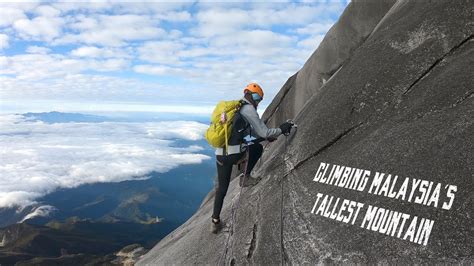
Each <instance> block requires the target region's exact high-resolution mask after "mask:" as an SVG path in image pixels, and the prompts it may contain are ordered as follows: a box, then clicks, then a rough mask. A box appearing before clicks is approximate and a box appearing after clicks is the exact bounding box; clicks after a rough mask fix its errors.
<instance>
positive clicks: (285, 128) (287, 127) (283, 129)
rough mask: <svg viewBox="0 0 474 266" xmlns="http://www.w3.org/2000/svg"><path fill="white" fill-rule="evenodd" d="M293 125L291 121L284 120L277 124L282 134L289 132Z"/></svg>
mask: <svg viewBox="0 0 474 266" xmlns="http://www.w3.org/2000/svg"><path fill="white" fill-rule="evenodd" d="M292 126H293V123H290V122H285V123H283V124H281V125H280V126H279V128H280V129H281V133H282V134H284V135H288V134H290V131H291V127H292Z"/></svg>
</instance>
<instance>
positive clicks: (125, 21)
mask: <svg viewBox="0 0 474 266" xmlns="http://www.w3.org/2000/svg"><path fill="white" fill-rule="evenodd" d="M346 5H347V1H346V0H341V1H315V2H309V3H300V2H286V3H283V2H282V3H278V2H272V3H269V4H267V3H264V2H260V3H235V2H229V3H226V2H219V3H216V2H212V3H207V2H183V3H156V2H146V3H133V2H117V3H112V2H95V3H94V2H92V3H87V2H62V3H61V2H60V3H0V87H1V88H0V97H1V98H2V99H7V100H18V101H19V100H20V99H21V100H22V101H28V100H30V101H33V100H45V99H49V100H65V101H69V100H78V99H80V100H81V101H83V102H87V101H95V100H96V99H101V101H128V100H130V101H136V102H142V103H162V102H167V101H180V100H182V101H188V102H189V101H192V102H202V101H217V100H219V99H222V98H236V97H239V96H240V95H241V89H242V88H243V87H245V85H246V84H247V83H248V82H251V81H256V82H259V83H261V84H262V86H263V88H264V89H265V91H266V95H267V99H271V98H272V97H273V95H275V94H276V92H277V91H278V90H279V88H280V87H281V86H282V85H283V83H284V82H285V81H286V78H288V77H289V76H290V75H291V74H293V73H294V72H296V71H297V70H298V69H299V68H301V67H302V65H303V63H304V62H305V61H306V59H307V58H308V57H309V56H310V55H311V53H312V52H313V51H314V50H315V49H316V47H317V46H318V44H319V42H320V41H321V40H322V38H323V36H324V34H325V33H326V32H327V30H328V29H329V28H330V27H331V26H332V24H333V23H334V22H335V21H336V20H337V18H338V16H339V15H340V14H341V12H342V10H343V9H344V7H345V6H346ZM2 53H3V55H2Z"/></svg>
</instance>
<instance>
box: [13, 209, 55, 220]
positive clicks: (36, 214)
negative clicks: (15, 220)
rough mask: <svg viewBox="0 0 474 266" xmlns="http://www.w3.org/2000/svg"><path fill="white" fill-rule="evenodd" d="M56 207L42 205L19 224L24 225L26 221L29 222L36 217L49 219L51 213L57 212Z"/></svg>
mask: <svg viewBox="0 0 474 266" xmlns="http://www.w3.org/2000/svg"><path fill="white" fill-rule="evenodd" d="M56 210H57V209H56V207H54V206H51V205H42V206H39V207H35V208H34V209H33V210H32V211H31V212H30V213H28V214H27V215H26V216H25V217H23V219H22V220H21V221H20V222H19V223H23V222H24V221H26V220H29V219H31V218H34V217H47V216H49V214H50V213H52V212H54V211H56Z"/></svg>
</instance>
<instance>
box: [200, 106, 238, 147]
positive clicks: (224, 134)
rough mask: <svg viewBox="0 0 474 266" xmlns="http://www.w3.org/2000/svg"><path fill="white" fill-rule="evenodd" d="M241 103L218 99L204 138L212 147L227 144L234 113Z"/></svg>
mask: <svg viewBox="0 0 474 266" xmlns="http://www.w3.org/2000/svg"><path fill="white" fill-rule="evenodd" d="M241 106H242V103H241V102H240V101H239V100H235V101H220V102H219V103H218V104H217V105H216V107H215V108H214V111H213V112H212V115H211V125H210V126H209V128H208V129H207V131H206V135H205V137H206V140H207V142H208V143H209V144H210V145H211V146H212V147H214V148H223V147H224V146H225V148H226V151H227V147H228V146H229V144H228V141H229V137H230V136H229V134H230V133H231V132H232V121H233V119H234V116H235V113H236V112H238V111H239V110H240V107H241Z"/></svg>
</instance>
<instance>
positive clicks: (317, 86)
mask: <svg viewBox="0 0 474 266" xmlns="http://www.w3.org/2000/svg"><path fill="white" fill-rule="evenodd" d="M374 2H375V1H367V2H359V1H355V2H353V3H351V4H350V5H349V6H348V8H347V9H346V11H345V12H344V14H343V15H342V16H341V18H340V20H339V22H338V23H337V24H335V25H334V27H333V28H332V29H331V30H330V31H329V32H328V35H327V36H326V38H325V39H324V41H323V42H322V43H321V45H320V46H319V48H318V49H317V50H316V52H315V53H314V54H313V55H312V56H311V58H310V59H309V60H308V62H307V63H306V64H305V66H304V67H303V69H301V70H300V71H299V72H298V73H297V74H295V75H294V76H292V77H291V78H289V80H288V82H287V83H286V84H285V85H284V87H283V88H282V89H281V91H280V93H279V94H278V95H277V97H275V99H274V101H273V103H272V104H271V105H270V106H269V108H267V111H266V113H265V114H264V118H265V119H266V120H267V121H268V123H269V124H270V125H277V124H279V123H281V122H283V121H284V120H286V119H287V118H294V119H295V122H296V123H297V124H298V129H297V131H296V132H293V133H292V135H290V136H289V137H288V138H284V137H280V138H279V139H278V140H277V141H275V142H272V143H271V144H269V145H268V146H267V148H266V150H265V153H264V156H263V157H262V160H261V162H259V163H258V164H257V166H256V169H255V170H254V171H256V172H257V173H258V174H260V175H261V176H262V177H263V179H262V181H260V183H259V184H258V185H256V186H254V187H250V188H243V189H241V188H240V187H239V186H238V180H236V179H234V180H233V181H232V182H231V184H230V187H229V191H228V194H227V196H226V199H225V202H224V208H223V212H222V215H221V217H222V219H223V220H225V222H226V223H227V227H226V228H225V229H224V231H223V232H222V233H220V234H218V235H214V234H211V233H210V232H209V226H210V215H211V212H212V206H213V197H214V195H213V192H212V191H211V192H210V193H209V195H208V196H207V197H206V198H205V199H204V201H203V203H202V205H201V207H200V208H199V210H198V211H197V212H196V214H195V215H194V216H193V217H191V218H190V219H189V220H188V221H187V222H186V223H185V224H183V225H182V226H181V227H179V228H178V229H176V230H175V231H174V232H172V233H171V234H170V235H168V236H167V237H166V238H164V239H163V240H161V241H160V242H159V243H158V244H157V245H156V246H155V247H154V248H153V249H152V250H151V251H150V252H148V253H147V254H146V255H145V256H144V257H142V259H141V260H140V261H139V262H138V264H139V265H145V264H164V265H167V264H195V263H197V264H270V265H274V264H304V263H311V264H313V263H341V262H346V263H347V262H352V263H364V264H365V263H430V264H431V263H466V264H472V263H474V254H473V250H474V232H473V230H474V228H473V226H472V215H473V212H472V210H473V208H472V203H473V193H472V191H473V189H474V187H473V173H474V169H473V165H474V163H473V151H474V147H473V143H474V142H473V136H474V134H473V133H474V126H473V122H474V119H473V117H474V97H473V91H474V88H473V86H474V85H473V84H474V75H473V72H472V66H473V65H474V40H473V34H474V33H473V31H474V19H473V13H474V2H472V1H470V0H465V1H456V2H452V1H402V0H399V1H396V2H377V4H374ZM323 79H324V80H325V81H322V80H323ZM322 163H326V164H327V169H329V171H331V167H332V166H334V165H339V166H341V167H342V166H346V167H345V168H344V173H345V171H346V170H347V169H348V168H349V170H347V171H349V172H350V171H353V172H354V171H357V170H356V169H361V171H362V170H368V171H370V174H368V175H367V178H368V179H367V180H368V181H367V185H366V187H365V189H362V190H361V191H358V190H357V189H351V186H343V185H341V184H342V183H339V185H341V186H338V185H337V182H339V181H340V180H342V177H341V176H343V175H341V176H339V177H340V178H341V179H338V180H339V181H337V182H336V181H335V182H334V184H326V183H324V182H316V181H314V180H313V179H315V178H316V177H317V176H318V174H320V173H324V167H323V168H320V167H321V166H322ZM351 169H352V170H351ZM319 170H321V171H319ZM329 171H328V173H329ZM349 172H347V174H348V175H347V176H349ZM353 172H350V173H353ZM381 173H385V178H381V179H380V180H381V181H380V182H381V183H380V185H379V186H375V188H373V190H372V192H369V190H371V186H372V185H373V184H374V181H375V180H376V177H377V176H378V177H379V178H380V174H381ZM388 174H391V176H390V178H391V179H388ZM350 175H352V174H350ZM323 176H324V175H323ZM328 176H331V175H330V174H329V175H328ZM347 176H346V177H347ZM395 176H397V179H396V178H395ZM333 177H334V175H333ZM395 179H396V180H395ZM321 180H322V179H321ZM353 180H355V179H353ZM361 180H362V179H361ZM387 180H388V181H387ZM404 180H408V181H407V182H408V183H407V184H408V188H407V190H406V191H407V193H406V196H405V194H403V193H401V194H400V195H401V196H400V195H399V196H396V197H395V196H390V195H391V194H393V193H395V194H397V193H399V192H400V191H402V190H403V189H402V188H403V186H404V185H403V182H404ZM340 182H342V181H340ZM417 182H418V183H417ZM415 183H417V184H418V185H414V184H415ZM385 184H387V185H385ZM420 184H422V185H420ZM438 184H440V185H438ZM420 187H423V188H424V189H419V188H420ZM454 187H455V189H453V188H454ZM436 188H437V189H438V191H439V194H438V198H436V193H435V192H434V191H436ZM384 190H385V193H383V192H382V191H384ZM376 191H379V192H378V193H376ZM411 191H414V193H413V195H411V196H410V195H409V194H410V193H411ZM423 191H424V192H423ZM425 192H426V193H425ZM425 194H426V195H428V196H426V197H424V196H422V195H425ZM326 195H327V197H326ZM412 196H413V197H412ZM325 197H326V198H325ZM329 197H332V199H333V200H332V201H331V202H328V199H329ZM337 198H339V200H337ZM408 198H411V199H410V200H408ZM343 200H348V201H351V202H356V203H360V204H363V207H361V208H360V212H359V213H358V216H357V215H355V214H354V213H355V208H353V212H352V216H351V220H349V221H346V222H343V221H340V220H339V219H338V217H337V214H338V213H337V212H336V213H335V214H336V215H335V216H332V215H331V214H332V213H331V210H332V209H334V210H341V202H343ZM338 202H339V205H337V203H338ZM323 203H325V204H326V205H327V206H328V208H327V209H326V208H323V207H324V206H323V207H321V206H322V205H323ZM369 208H372V209H371V210H372V211H374V210H375V208H379V210H384V212H377V211H374V213H373V214H374V216H372V217H370V216H368V214H369V213H370V211H369ZM320 209H321V211H320ZM341 213H342V214H343V216H344V215H346V216H347V217H349V212H348V208H347V206H346V209H345V210H344V209H342V210H341ZM326 214H327V215H326ZM402 214H405V215H408V216H407V217H408V218H407V217H405V216H403V215H402ZM384 215H386V216H384ZM396 215H399V217H400V215H401V217H405V218H406V219H405V220H403V219H399V220H398V222H397V224H395V223H394V222H393V223H392V224H391V225H390V226H389V227H390V228H391V229H387V228H385V231H383V230H382V227H383V223H381V224H380V223H379V224H378V225H380V226H376V224H377V221H395V220H396V219H395V216H396ZM326 216H328V217H326ZM341 217H342V216H341ZM354 217H355V218H354ZM383 217H388V218H387V220H385V218H383ZM415 217H416V218H417V219H418V220H417V221H415V222H413V220H414V218H415ZM352 218H354V220H353V223H352ZM402 221H405V222H406V224H405V225H404V226H402ZM371 222H373V223H371ZM369 224H370V225H369ZM395 229H396V230H395ZM425 229H426V230H425ZM391 231H393V234H391V233H390V232H391ZM399 232H400V233H399ZM427 234H428V235H427Z"/></svg>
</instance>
